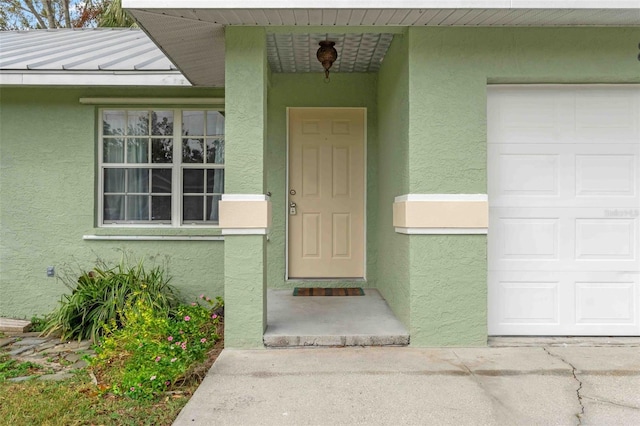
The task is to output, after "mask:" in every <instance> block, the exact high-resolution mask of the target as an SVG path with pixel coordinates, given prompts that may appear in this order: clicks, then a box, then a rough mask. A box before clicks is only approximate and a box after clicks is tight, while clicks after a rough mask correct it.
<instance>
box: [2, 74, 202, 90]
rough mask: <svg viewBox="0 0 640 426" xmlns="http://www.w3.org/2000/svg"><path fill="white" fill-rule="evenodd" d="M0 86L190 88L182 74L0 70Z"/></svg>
mask: <svg viewBox="0 0 640 426" xmlns="http://www.w3.org/2000/svg"><path fill="white" fill-rule="evenodd" d="M0 86H177V87H185V86H191V83H189V81H188V80H187V79H186V78H185V77H184V76H183V75H182V74H180V73H179V72H177V71H173V72H154V71H144V72H130V71H63V70H61V71H24V70H2V71H0Z"/></svg>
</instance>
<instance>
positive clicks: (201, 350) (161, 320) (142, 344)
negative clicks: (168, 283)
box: [91, 296, 222, 399]
mask: <svg viewBox="0 0 640 426" xmlns="http://www.w3.org/2000/svg"><path fill="white" fill-rule="evenodd" d="M199 302H200V303H192V304H191V305H180V306H179V307H178V308H177V310H176V314H175V316H173V317H170V316H167V315H166V314H165V313H162V312H159V311H157V310H155V309H154V308H153V306H152V305H151V304H150V303H149V301H147V300H143V299H138V300H137V301H136V302H135V303H133V304H127V306H126V308H125V310H124V312H123V318H122V321H123V324H122V327H115V326H114V328H113V329H108V332H107V334H106V335H105V336H104V337H103V339H102V342H101V343H100V345H99V346H97V347H96V357H95V358H93V360H91V367H92V369H93V370H94V372H95V374H96V376H97V377H99V379H100V381H101V382H102V383H104V386H103V387H104V389H105V390H106V391H108V392H111V393H114V394H116V395H127V396H130V397H132V398H136V399H137V398H143V399H148V398H152V397H153V396H154V395H156V394H158V393H159V392H163V391H165V390H168V389H170V388H171V387H172V386H173V385H174V384H176V383H178V382H179V381H181V380H183V379H184V378H185V375H186V374H187V373H188V371H189V368H190V367H191V366H192V365H194V363H196V362H198V361H202V360H203V359H204V358H205V356H206V354H207V351H208V349H209V348H210V347H211V346H212V345H213V344H214V343H215V342H216V341H217V340H218V339H219V336H218V335H217V334H216V330H217V326H218V324H219V322H220V317H219V316H218V314H217V313H216V312H218V311H219V310H220V308H221V306H222V299H220V298H218V299H216V300H213V301H212V300H210V299H209V298H205V297H204V296H201V297H200V300H199ZM201 303H206V304H208V305H209V306H208V307H207V306H203V305H202V304H201Z"/></svg>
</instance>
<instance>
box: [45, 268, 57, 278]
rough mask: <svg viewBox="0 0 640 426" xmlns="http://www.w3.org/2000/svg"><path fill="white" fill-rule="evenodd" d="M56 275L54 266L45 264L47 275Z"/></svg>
mask: <svg viewBox="0 0 640 426" xmlns="http://www.w3.org/2000/svg"><path fill="white" fill-rule="evenodd" d="M55 276H56V268H54V267H53V266H47V277H55Z"/></svg>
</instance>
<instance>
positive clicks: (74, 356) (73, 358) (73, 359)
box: [64, 353, 81, 362]
mask: <svg viewBox="0 0 640 426" xmlns="http://www.w3.org/2000/svg"><path fill="white" fill-rule="evenodd" d="M80 358H81V356H80V355H78V354H77V353H70V354H69V355H66V356H65V357H64V359H66V360H67V361H69V362H76V361H78V360H79V359H80Z"/></svg>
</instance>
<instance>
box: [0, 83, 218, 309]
mask: <svg viewBox="0 0 640 426" xmlns="http://www.w3.org/2000/svg"><path fill="white" fill-rule="evenodd" d="M223 95H224V93H223V92H222V91H221V90H203V89H169V88H148V89H136V88H124V89H113V88H84V89H78V88H18V87H16V88H9V87H3V88H0V162H1V163H0V164H1V166H0V224H1V225H0V316H11V317H27V318H30V317H31V316H32V315H34V314H39V315H42V314H45V313H48V312H49V311H51V310H52V309H53V308H54V307H55V306H56V304H57V301H58V300H59V299H60V295H61V294H62V293H64V292H67V291H68V289H67V288H66V287H64V286H63V284H62V283H61V282H60V281H58V280H57V279H55V278H47V277H46V268H47V266H54V267H55V268H56V270H57V271H58V272H60V271H62V270H63V269H64V268H65V265H66V266H68V267H74V268H76V269H78V268H86V269H88V268H91V267H92V265H93V264H94V262H95V260H96V259H97V258H102V259H105V260H107V261H118V260H119V259H120V256H121V252H120V250H122V249H125V250H126V251H127V252H128V253H130V254H131V256H132V257H134V258H136V259H139V258H141V257H145V258H146V259H147V260H148V263H149V264H151V263H153V262H154V261H155V262H156V263H157V264H162V263H163V262H165V261H166V262H168V268H169V273H170V275H171V277H172V283H173V284H174V285H175V286H176V287H178V288H179V289H180V290H181V291H182V292H183V293H184V294H185V295H186V296H189V297H192V296H197V295H199V294H201V293H206V294H207V295H210V296H219V295H220V296H222V295H223V292H224V289H223V276H222V273H223V268H224V264H223V260H224V242H222V241H85V240H83V238H82V236H83V235H89V234H100V235H132V234H134V235H160V234H162V235H168V234H172V235H176V234H179V235H185V234H186V235H194V234H197V235H203V234H206V235H211V234H218V233H219V232H218V231H217V230H207V231H204V230H197V229H196V230H189V231H180V232H176V231H177V230H167V231H162V230H157V229H156V230H151V229H131V228H128V229H119V230H115V229H106V228H100V229H99V228H96V227H95V226H94V223H95V200H94V193H95V174H96V152H95V147H96V124H95V121H96V111H97V107H96V106H91V105H81V104H80V103H79V98H81V97H221V96H223Z"/></svg>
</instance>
